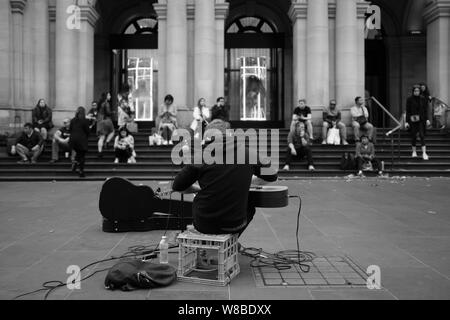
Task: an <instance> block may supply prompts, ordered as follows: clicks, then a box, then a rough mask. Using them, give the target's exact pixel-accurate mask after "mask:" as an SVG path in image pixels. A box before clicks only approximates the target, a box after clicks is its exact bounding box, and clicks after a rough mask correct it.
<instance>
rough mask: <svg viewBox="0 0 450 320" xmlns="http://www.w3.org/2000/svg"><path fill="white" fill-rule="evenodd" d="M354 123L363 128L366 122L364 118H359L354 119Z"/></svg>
mask: <svg viewBox="0 0 450 320" xmlns="http://www.w3.org/2000/svg"><path fill="white" fill-rule="evenodd" d="M356 121H357V122H358V123H359V125H360V126H364V125H365V124H366V123H367V122H368V121H367V118H366V117H365V116H360V117H358V118H356Z"/></svg>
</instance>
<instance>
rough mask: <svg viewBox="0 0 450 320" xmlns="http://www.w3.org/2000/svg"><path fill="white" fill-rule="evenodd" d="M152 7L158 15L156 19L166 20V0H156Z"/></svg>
mask: <svg viewBox="0 0 450 320" xmlns="http://www.w3.org/2000/svg"><path fill="white" fill-rule="evenodd" d="M153 9H154V10H155V12H156V15H157V16H158V20H167V1H166V0H158V2H157V3H154V4H153Z"/></svg>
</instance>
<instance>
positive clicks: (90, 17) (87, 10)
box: [79, 0, 100, 27]
mask: <svg viewBox="0 0 450 320" xmlns="http://www.w3.org/2000/svg"><path fill="white" fill-rule="evenodd" d="M80 2H81V3H80V4H79V6H80V10H81V21H84V22H88V23H89V24H90V25H91V26H93V27H95V25H96V23H97V21H98V19H100V15H99V13H98V12H97V10H95V2H96V1H95V0H81V1H80Z"/></svg>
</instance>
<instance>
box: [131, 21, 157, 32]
mask: <svg viewBox="0 0 450 320" xmlns="http://www.w3.org/2000/svg"><path fill="white" fill-rule="evenodd" d="M123 33H124V34H157V33H158V20H156V19H154V18H136V19H134V20H133V21H132V22H131V23H130V24H128V26H127V27H126V28H125V30H124V32H123Z"/></svg>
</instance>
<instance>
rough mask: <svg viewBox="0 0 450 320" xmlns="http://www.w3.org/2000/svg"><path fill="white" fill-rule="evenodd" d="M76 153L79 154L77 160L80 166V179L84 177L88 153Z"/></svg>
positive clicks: (79, 151)
mask: <svg viewBox="0 0 450 320" xmlns="http://www.w3.org/2000/svg"><path fill="white" fill-rule="evenodd" d="M76 153H77V155H76V158H75V160H76V162H77V164H78V169H79V174H80V177H84V164H85V156H86V151H84V150H77V151H76Z"/></svg>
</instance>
